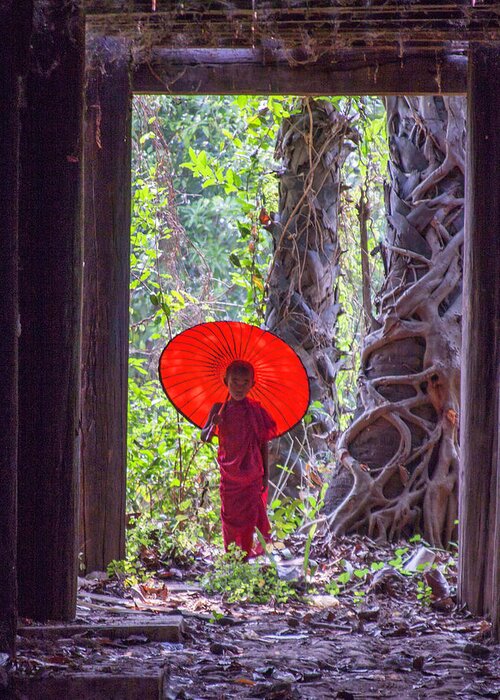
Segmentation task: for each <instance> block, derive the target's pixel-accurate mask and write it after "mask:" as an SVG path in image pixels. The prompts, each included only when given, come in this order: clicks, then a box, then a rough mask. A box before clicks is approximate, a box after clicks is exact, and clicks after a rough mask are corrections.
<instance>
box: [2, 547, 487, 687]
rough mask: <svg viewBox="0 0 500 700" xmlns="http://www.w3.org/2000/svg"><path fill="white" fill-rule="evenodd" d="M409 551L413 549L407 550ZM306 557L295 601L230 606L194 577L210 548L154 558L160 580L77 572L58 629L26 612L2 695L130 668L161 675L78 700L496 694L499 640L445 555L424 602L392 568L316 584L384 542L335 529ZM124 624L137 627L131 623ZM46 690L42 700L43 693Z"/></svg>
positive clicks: (363, 562)
mask: <svg viewBox="0 0 500 700" xmlns="http://www.w3.org/2000/svg"><path fill="white" fill-rule="evenodd" d="M420 550H422V548H421V547H420ZM426 552H427V553H428V552H429V550H428V549H427V550H426ZM412 553H413V554H415V553H416V549H415V548H414V549H413V550H410V551H409V552H408V554H407V556H406V558H407V559H411V555H412ZM421 553H422V551H420V554H421ZM295 554H297V552H295ZM292 555H293V552H292ZM313 555H314V557H315V562H314V563H315V565H316V564H317V567H316V566H315V574H314V576H311V578H310V580H309V581H308V582H304V581H303V582H302V584H301V585H300V586H299V593H300V597H299V598H298V599H297V600H294V601H291V602H287V603H285V604H275V603H273V601H270V602H268V603H266V604H251V603H245V602H238V603H232V604H229V603H226V602H225V601H224V598H223V597H222V596H221V595H216V596H208V595H206V594H205V593H204V592H203V590H202V589H201V587H200V586H199V584H198V583H196V579H198V578H199V576H200V574H202V573H204V572H206V571H207V570H208V571H209V570H210V555H209V554H207V553H206V552H203V553H200V555H199V556H198V557H197V558H196V560H195V561H194V562H192V563H191V564H190V566H189V567H187V568H183V569H180V568H178V567H175V566H173V565H172V566H170V567H168V566H163V568H162V569H161V571H160V576H159V575H158V572H156V576H155V577H154V578H152V579H151V580H150V581H149V582H148V583H147V584H146V585H136V586H134V587H133V588H132V589H130V588H128V589H126V588H124V587H123V586H122V585H121V584H117V583H116V582H115V581H109V580H99V578H90V579H85V580H81V582H80V583H81V586H80V591H79V597H78V612H77V619H76V620H75V622H74V623H72V624H71V625H69V626H68V628H67V629H66V630H65V631H64V632H63V633H61V634H59V635H58V636H57V638H53V637H51V638H48V639H47V638H44V636H45V634H44V632H43V630H44V629H45V630H46V629H47V627H46V626H45V627H41V626H37V625H33V624H32V623H30V621H28V620H24V621H22V629H21V630H20V632H21V635H20V636H19V646H18V658H17V663H16V666H15V668H14V669H11V673H10V686H9V688H10V690H6V691H4V692H5V693H9V692H10V695H9V694H6V695H4V697H12V698H32V697H44V696H43V694H42V695H32V694H29V692H27V691H26V690H20V688H21V689H22V688H24V689H26V688H28V687H29V684H28V681H29V679H35V680H37V679H38V680H40V679H59V680H60V679H64V678H67V677H70V676H71V675H74V674H89V675H93V676H94V677H96V676H97V677H100V676H104V675H105V676H107V678H108V679H109V678H110V677H111V676H113V677H117V678H118V677H119V676H120V674H122V675H123V674H131V675H134V673H135V674H136V675H139V676H141V677H143V678H147V677H148V675H149V676H151V677H157V678H159V679H160V680H159V684H158V688H159V690H158V691H157V690H156V686H154V687H155V690H152V691H151V694H150V695H148V694H147V693H146V691H144V690H142V691H141V690H138V691H137V693H136V694H135V695H134V693H133V692H132V691H130V694H129V693H128V692H125V691H123V690H122V691H117V693H116V694H112V693H110V692H109V693H107V694H106V695H99V694H98V692H97V691H96V692H97V694H94V695H91V694H89V695H85V694H81V693H80V691H79V692H78V698H77V697H76V696H75V698H74V700H87V698H90V697H92V698H94V697H95V698H98V697H103V698H106V700H109V698H111V697H113V698H115V697H116V698H118V699H119V700H132V698H136V697H137V698H138V699H139V698H141V699H142V700H147V697H160V698H161V697H162V698H164V699H168V700H182V699H185V700H188V699H189V700H198V699H199V700H201V699H205V698H207V699H218V700H219V699H220V700H222V699H227V700H232V699H233V698H264V699H267V700H287V699H295V698H297V699H299V698H300V699H302V698H303V699H311V700H313V699H314V700H320V699H322V698H325V699H326V698H329V699H330V698H346V699H349V698H356V699H358V698H455V697H458V698H499V697H500V645H494V644H492V642H491V634H490V625H489V623H488V622H487V621H486V620H483V619H478V618H474V617H472V616H470V615H469V614H468V613H467V612H466V611H464V610H459V609H458V608H457V605H456V602H455V595H454V585H455V583H456V581H455V569H454V565H453V561H452V560H451V562H450V557H449V556H448V555H444V554H443V553H438V555H437V560H436V561H437V564H438V569H439V570H443V571H445V575H444V577H442V580H441V584H442V585H444V588H443V587H442V586H441V588H432V587H431V588H432V590H433V593H432V595H431V596H430V597H429V595H428V597H427V599H426V600H425V601H422V600H419V599H418V598H417V595H418V593H419V590H420V592H421V588H420V589H419V588H418V584H417V582H416V579H418V578H419V577H418V574H417V575H416V576H403V575H401V573H400V572H399V571H397V570H395V569H394V568H393V567H391V566H390V565H388V564H386V565H385V566H384V568H383V569H381V570H379V571H371V572H370V574H368V575H366V576H364V577H362V578H359V579H358V578H357V577H356V576H355V575H353V576H351V579H350V581H349V583H348V584H346V585H345V587H343V589H342V591H341V592H340V593H339V594H338V595H337V596H333V595H331V594H328V593H325V591H324V584H325V582H326V581H329V580H331V579H332V577H335V576H337V575H338V573H339V572H341V571H344V572H345V570H346V568H347V569H348V570H351V571H353V570H355V569H359V568H361V567H365V566H367V565H369V564H370V562H373V561H384V562H387V561H390V560H391V556H392V557H394V549H392V550H391V549H390V548H387V547H386V548H380V547H378V546H377V545H375V544H374V543H371V542H367V541H366V540H359V539H354V540H353V539H342V540H338V541H336V542H335V543H334V544H331V545H330V546H329V547H327V548H325V547H323V549H321V548H320V549H316V550H315V551H313ZM279 560H280V558H279V557H278V561H279ZM300 563H301V560H300V558H291V559H289V560H288V562H287V561H286V560H284V559H283V560H282V564H283V567H282V569H281V571H282V572H283V571H284V572H285V573H284V574H283V575H284V576H287V575H288V574H287V572H286V567H287V566H288V573H289V574H290V575H293V567H295V568H297V566H299V567H300ZM428 593H429V589H428ZM179 616H180V618H179ZM169 620H170V621H173V620H180V628H179V629H177V632H175V631H174V632H173V635H172V636H171V637H169V638H168V639H167V640H166V641H165V640H164V641H151V637H153V638H155V633H154V632H152V631H154V629H155V627H156V628H158V627H159V626H161V625H162V624H164V623H165V622H168V621H169ZM110 623H113V624H115V625H116V624H117V623H119V624H120V625H121V626H123V634H118V635H116V634H113V636H112V637H110V636H109V635H107V634H102V633H100V632H99V630H98V625H103V624H110ZM132 623H133V625H134V632H133V633H131V632H130V629H129V628H127V626H130V624H132ZM78 625H80V627H78V629H77V627H76V626H78ZM81 625H84V626H85V628H86V629H85V630H84V631H82V628H81ZM49 627H50V626H49ZM72 629H73V631H72ZM23 630H24V631H23ZM26 630H28V631H26ZM35 630H36V631H35ZM28 632H29V634H28ZM74 632H77V633H76V634H75V633H74ZM157 632H158V630H157ZM176 635H177V636H176ZM157 636H158V635H157V634H156V637H157ZM0 670H1V669H0ZM4 676H5V673H4ZM1 678H2V677H1V676H0V681H1ZM16 681H17V685H16ZM3 682H4V685H7V680H6V678H5V677H4V680H3ZM0 686H1V683H0ZM47 687H49V686H47ZM59 687H61V686H59ZM144 687H146V686H144ZM16 688H17V690H16ZM75 692H76V691H75ZM148 692H149V691H148ZM45 697H47V698H48V697H52V696H50V694H48V691H46V695H45ZM58 697H59V698H60V700H65V698H64V696H61V694H59V696H58ZM68 700H73V698H70V697H69V696H68Z"/></svg>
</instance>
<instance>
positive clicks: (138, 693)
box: [10, 670, 163, 700]
mask: <svg viewBox="0 0 500 700" xmlns="http://www.w3.org/2000/svg"><path fill="white" fill-rule="evenodd" d="M162 679H163V672H162V671H161V670H158V671H157V672H156V673H155V672H154V671H149V672H148V671H145V672H144V674H141V675H139V674H137V673H120V674H111V673H109V672H108V673H97V672H93V673H72V674H71V675H68V674H67V673H62V674H61V675H51V676H44V677H35V678H15V679H14V680H13V682H12V692H13V693H14V692H15V693H16V695H13V696H10V697H22V698H23V699H24V700H63V699H64V700H66V699H67V700H70V699H71V700H76V699H77V698H78V700H104V698H105V700H161V699H162V697H163V695H162V685H163V680H162Z"/></svg>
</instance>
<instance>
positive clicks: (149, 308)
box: [127, 95, 385, 561]
mask: <svg viewBox="0 0 500 700" xmlns="http://www.w3.org/2000/svg"><path fill="white" fill-rule="evenodd" d="M326 99H330V100H331V101H332V102H334V103H335V105H336V107H337V108H338V109H341V110H342V111H343V112H345V113H347V114H350V115H351V116H352V118H353V119H357V126H358V129H359V130H360V132H362V133H363V134H364V137H363V138H362V139H361V140H360V146H359V148H358V149H356V150H355V151H353V153H352V154H351V156H350V160H349V163H348V167H347V169H346V171H345V176H346V177H345V182H346V185H347V187H346V188H344V205H343V210H342V222H341V226H340V230H341V233H342V235H343V236H344V239H343V241H342V247H343V249H344V250H345V251H346V252H345V253H344V256H343V260H342V264H343V268H344V269H345V270H346V272H345V273H344V275H343V276H342V280H341V289H340V296H341V298H340V301H341V304H342V306H343V309H344V314H343V315H342V316H341V317H340V330H339V336H338V343H339V345H340V346H341V348H342V350H343V352H344V353H345V363H344V371H343V372H342V373H341V375H340V377H339V387H338V391H339V396H340V397H341V402H342V406H343V410H344V411H345V412H346V413H345V420H346V421H347V419H348V416H349V412H351V411H352V410H353V409H354V404H355V374H356V371H357V366H358V363H359V359H358V358H359V353H358V347H359V342H360V340H361V337H362V332H363V328H362V325H361V324H360V320H359V319H360V304H359V301H358V299H359V297H360V292H359V289H360V272H359V270H360V254H359V250H358V248H359V246H358V244H357V239H356V227H357V221H356V212H355V204H356V201H357V199H358V197H359V192H360V189H361V188H362V187H364V189H365V190H366V191H367V192H368V194H369V198H370V201H372V202H375V205H377V204H378V203H380V202H381V197H382V195H381V194H380V193H381V180H382V175H381V173H382V172H383V171H384V169H385V162H384V155H383V154H384V150H383V144H384V128H383V127H384V115H383V110H382V109H381V102H380V101H376V100H373V99H372V98H362V99H359V100H353V99H345V98H340V97H335V98H326ZM300 106H301V101H300V100H298V99H296V98H291V97H286V96H271V97H268V98H261V97H256V96H245V95H239V96H235V97H232V96H211V97H209V96H193V97H167V96H161V97H154V96H149V97H145V96H142V97H137V98H135V100H134V110H133V183H132V228H131V233H132V250H131V302H130V305H131V330H130V342H131V348H130V357H131V359H130V371H129V375H130V382H129V440H128V484H127V500H128V509H129V512H133V513H140V514H141V515H140V516H139V517H138V518H137V519H136V525H135V527H134V528H133V529H131V530H130V535H129V557H130V561H132V558H133V557H134V556H137V554H136V553H137V548H138V547H140V546H146V544H145V543H146V542H148V541H149V542H150V541H151V538H153V539H154V534H153V533H154V532H155V531H158V530H160V531H161V532H162V533H163V534H162V535H161V536H160V539H161V538H163V536H164V535H165V536H166V533H168V535H169V536H170V537H173V538H174V539H175V543H173V544H175V545H176V543H178V544H179V545H180V546H181V545H182V543H184V544H186V543H187V542H188V541H193V542H194V541H197V540H199V539H200V538H201V539H204V540H207V541H209V542H214V541H215V542H219V541H220V535H219V532H220V525H219V494H218V488H217V485H218V472H217V469H216V465H215V459H214V457H215V454H214V449H213V447H211V446H207V445H202V444H201V443H200V441H199V431H198V430H197V429H196V428H194V427H193V426H192V425H191V424H189V423H187V422H186V421H185V420H184V419H182V418H180V417H179V416H178V414H177V413H176V412H175V411H174V409H173V408H172V407H171V405H170V404H169V402H168V401H167V400H166V398H165V397H164V395H163V392H162V390H161V388H160V386H159V382H158V378H157V373H156V370H157V363H158V358H159V354H160V352H161V349H162V348H163V346H164V345H165V343H166V342H167V341H168V339H169V338H170V337H172V335H174V334H175V333H177V332H178V331H180V330H182V329H183V328H186V327H187V326H191V325H193V324H194V323H197V322H201V321H206V320H215V319H221V318H235V319H238V320H243V321H249V322H253V323H257V324H259V323H260V322H261V321H262V319H263V315H264V311H265V302H266V296H265V295H266V277H267V273H268V269H269V264H270V257H271V254H272V251H271V247H272V246H271V240H270V236H269V234H268V232H267V231H266V230H265V229H264V228H263V227H262V226H261V224H260V222H259V213H260V211H261V208H263V207H264V208H266V210H267V211H269V212H271V211H277V210H278V179H277V175H276V173H277V171H278V169H279V167H280V164H279V163H278V162H276V160H275V155H274V148H275V142H276V136H277V133H278V129H279V126H280V124H281V122H282V120H283V119H285V118H287V117H288V116H289V115H290V114H291V113H292V112H293V111H294V110H296V109H298V108H300ZM372 144H376V148H375V149H374V148H373V145H372ZM377 193H378V194H377ZM370 221H371V225H370V243H369V245H370V249H371V250H374V249H375V246H376V244H377V242H378V239H379V238H380V237H381V231H382V226H381V224H380V220H379V218H377V217H376V216H372V218H371V219H370ZM314 410H315V411H318V410H321V407H318V406H316V407H315V409H314ZM307 420H310V418H309V417H306V421H307ZM325 489H326V487H325ZM318 490H319V489H318V487H317V486H314V487H311V488H310V489H305V490H303V491H302V496H303V498H300V499H286V498H281V497H280V498H278V499H276V500H275V501H274V502H273V504H271V519H272V522H273V528H274V532H275V534H276V536H277V537H278V538H284V537H287V536H288V535H290V534H291V533H293V532H294V531H295V530H296V529H297V528H299V527H302V526H303V525H305V524H306V523H308V522H311V521H313V520H314V519H315V518H316V517H317V516H318V514H319V511H320V509H321V507H322V504H323V498H324V492H322V493H318ZM193 513H196V518H193V517H191V516H192V514H193ZM148 520H149V521H150V522H151V523H152V525H151V528H152V529H151V531H150V530H149V525H148ZM167 545H168V543H165V546H167ZM176 546H177V545H176ZM167 548H168V547H167Z"/></svg>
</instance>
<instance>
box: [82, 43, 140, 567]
mask: <svg viewBox="0 0 500 700" xmlns="http://www.w3.org/2000/svg"><path fill="white" fill-rule="evenodd" d="M122 44H123V42H120V41H113V40H110V39H106V40H105V41H103V42H101V43H100V45H99V46H98V47H96V46H94V47H93V48H94V60H95V65H93V66H92V67H91V68H90V69H89V74H88V84H87V105H86V110H87V113H86V123H85V154H84V157H85V184H84V188H85V245H84V260H85V267H84V287H83V288H84V296H83V323H82V333H83V338H82V452H81V454H82V473H81V533H80V536H81V546H82V550H83V565H84V569H85V571H86V572H89V571H95V570H99V571H103V570H106V567H107V565H108V564H109V562H110V561H111V560H113V559H123V558H124V556H125V501H126V463H127V374H128V333H129V308H128V300H129V287H130V186H131V185H130V177H131V175H130V167H131V166H130V158H131V150H130V149H131V133H130V119H131V93H130V87H129V74H128V52H127V51H125V50H124V49H125V47H124V46H122Z"/></svg>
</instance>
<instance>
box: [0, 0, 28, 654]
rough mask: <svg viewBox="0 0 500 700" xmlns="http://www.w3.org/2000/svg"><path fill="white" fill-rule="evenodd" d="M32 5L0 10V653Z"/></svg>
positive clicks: (13, 447)
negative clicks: (23, 104) (23, 100)
mask: <svg viewBox="0 0 500 700" xmlns="http://www.w3.org/2000/svg"><path fill="white" fill-rule="evenodd" d="M32 13H33V4H32V2H31V0H23V1H22V2H15V0H10V2H6V3H4V4H2V6H1V9H0V45H1V49H0V51H1V55H0V85H1V86H2V87H1V88H0V122H1V124H2V136H1V138H0V210H1V211H2V245H1V246H0V328H1V332H0V367H1V371H0V396H1V400H0V484H1V489H2V504H1V508H0V652H8V653H11V654H12V653H13V651H14V647H15V637H16V623H17V571H16V547H17V438H18V393H17V372H18V335H19V289H18V278H17V268H18V196H19V132H20V120H19V103H20V97H21V86H22V82H21V81H22V75H23V74H24V72H25V64H26V59H27V56H28V45H29V37H30V31H31V21H32Z"/></svg>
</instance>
